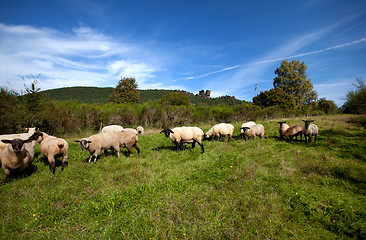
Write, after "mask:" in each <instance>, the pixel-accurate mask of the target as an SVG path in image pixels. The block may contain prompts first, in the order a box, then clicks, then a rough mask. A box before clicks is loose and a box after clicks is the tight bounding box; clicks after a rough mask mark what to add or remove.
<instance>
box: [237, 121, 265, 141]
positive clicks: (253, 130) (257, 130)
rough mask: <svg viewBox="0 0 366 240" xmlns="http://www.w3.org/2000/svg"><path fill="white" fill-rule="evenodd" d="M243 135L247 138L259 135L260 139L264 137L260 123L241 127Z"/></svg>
mask: <svg viewBox="0 0 366 240" xmlns="http://www.w3.org/2000/svg"><path fill="white" fill-rule="evenodd" d="M241 129H243V131H244V135H245V136H246V137H248V138H255V137H256V136H259V137H260V138H261V139H262V138H263V137H264V126H263V125H262V124H256V125H254V126H251V127H242V128H241Z"/></svg>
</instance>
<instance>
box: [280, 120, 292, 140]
mask: <svg viewBox="0 0 366 240" xmlns="http://www.w3.org/2000/svg"><path fill="white" fill-rule="evenodd" d="M277 123H279V124H280V127H279V128H278V133H279V134H280V137H281V138H283V133H284V132H285V131H286V130H287V129H288V128H289V127H290V126H289V125H288V124H286V122H277Z"/></svg>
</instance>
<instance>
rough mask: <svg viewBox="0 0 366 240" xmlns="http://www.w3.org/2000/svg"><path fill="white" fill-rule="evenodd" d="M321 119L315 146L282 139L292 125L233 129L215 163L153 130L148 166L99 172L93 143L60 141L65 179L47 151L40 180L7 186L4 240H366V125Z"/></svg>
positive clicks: (142, 141) (108, 166)
mask: <svg viewBox="0 0 366 240" xmlns="http://www.w3.org/2000/svg"><path fill="white" fill-rule="evenodd" d="M301 119H304V118H292V119H286V120H287V123H288V124H289V125H294V124H301V125H303V123H302V122H301ZM307 119H309V118H307ZM311 119H314V120H315V124H316V125H317V126H318V127H319V129H320V133H319V136H318V138H317V142H316V143H311V144H309V145H305V143H304V142H300V141H286V140H282V139H280V138H279V134H278V124H277V123H276V122H277V121H278V120H280V119H278V120H268V121H256V122H257V123H262V124H263V125H264V127H265V138H264V139H262V140H261V139H259V138H256V139H254V140H247V141H244V140H242V139H240V137H238V135H239V133H240V129H239V128H240V125H241V123H239V122H238V123H233V125H234V126H235V132H234V138H233V139H232V142H230V143H228V142H227V141H225V142H223V141H221V142H217V141H204V142H203V143H204V146H205V151H206V152H205V153H204V154H201V153H200V152H201V150H200V147H199V146H198V145H196V148H194V149H191V145H187V146H186V147H183V148H182V150H180V151H175V145H174V144H173V143H172V142H171V140H170V139H168V138H165V136H164V135H163V134H159V132H160V130H161V129H145V130H146V134H145V135H141V136H139V145H140V149H141V154H140V155H138V154H137V152H136V150H135V149H133V152H132V154H131V156H130V157H129V158H126V156H125V153H126V149H121V151H122V154H121V157H120V158H117V157H116V156H110V155H108V154H107V155H105V154H104V153H102V154H100V155H99V156H98V161H97V163H96V164H94V163H87V162H85V160H86V159H87V158H88V156H89V152H87V151H84V152H81V149H80V146H79V145H78V144H77V143H75V142H74V141H75V140H76V139H80V138H82V137H87V136H89V135H91V134H92V133H91V132H84V133H83V134H81V133H78V134H67V135H64V136H59V137H63V138H65V139H66V140H67V141H68V142H69V157H68V162H69V163H68V166H67V167H66V168H65V170H64V171H63V172H61V166H60V160H59V161H58V162H57V163H58V165H57V167H56V174H55V175H52V173H51V172H50V170H49V165H48V163H45V161H44V159H43V157H42V155H41V154H40V151H39V145H37V146H36V148H35V151H36V156H35V160H34V162H33V168H32V169H30V170H29V171H27V173H26V174H21V175H20V176H15V177H13V178H12V179H11V180H10V181H9V183H7V184H1V186H0V197H1V204H0V212H1V214H0V238H1V239H365V238H366V162H365V161H366V130H365V127H366V116H356V115H331V116H317V117H311ZM200 127H201V128H202V130H204V132H206V131H207V130H209V129H210V127H211V126H209V125H202V126H200ZM4 178H5V174H4V172H3V171H2V170H1V172H0V181H1V182H2V181H3V179H4Z"/></svg>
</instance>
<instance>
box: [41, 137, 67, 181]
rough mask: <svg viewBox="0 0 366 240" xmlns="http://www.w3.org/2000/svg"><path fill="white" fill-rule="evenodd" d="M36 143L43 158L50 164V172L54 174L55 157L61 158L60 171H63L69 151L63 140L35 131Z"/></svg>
mask: <svg viewBox="0 0 366 240" xmlns="http://www.w3.org/2000/svg"><path fill="white" fill-rule="evenodd" d="M35 137H36V139H37V142H38V143H39V145H40V147H41V152H42V154H43V156H44V157H45V158H47V160H48V162H49V164H50V170H51V172H52V173H53V174H55V165H56V164H55V157H57V156H62V167H61V171H63V170H64V168H65V166H66V164H67V156H68V150H69V144H68V143H67V142H66V140H65V139H62V138H57V137H54V136H50V135H48V134H46V133H44V132H39V131H37V132H36V133H35Z"/></svg>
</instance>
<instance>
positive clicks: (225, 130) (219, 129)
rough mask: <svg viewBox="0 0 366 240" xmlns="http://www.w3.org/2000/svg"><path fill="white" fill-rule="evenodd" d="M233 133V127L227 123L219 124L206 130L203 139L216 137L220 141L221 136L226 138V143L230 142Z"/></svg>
mask: <svg viewBox="0 0 366 240" xmlns="http://www.w3.org/2000/svg"><path fill="white" fill-rule="evenodd" d="M233 133H234V126H233V125H231V124H229V123H220V124H216V125H214V126H213V127H212V128H211V129H210V130H208V131H207V132H206V134H205V138H206V139H207V138H210V137H215V136H216V137H217V138H218V140H219V141H220V139H221V137H222V136H228V142H230V140H231V137H232V136H233Z"/></svg>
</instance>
